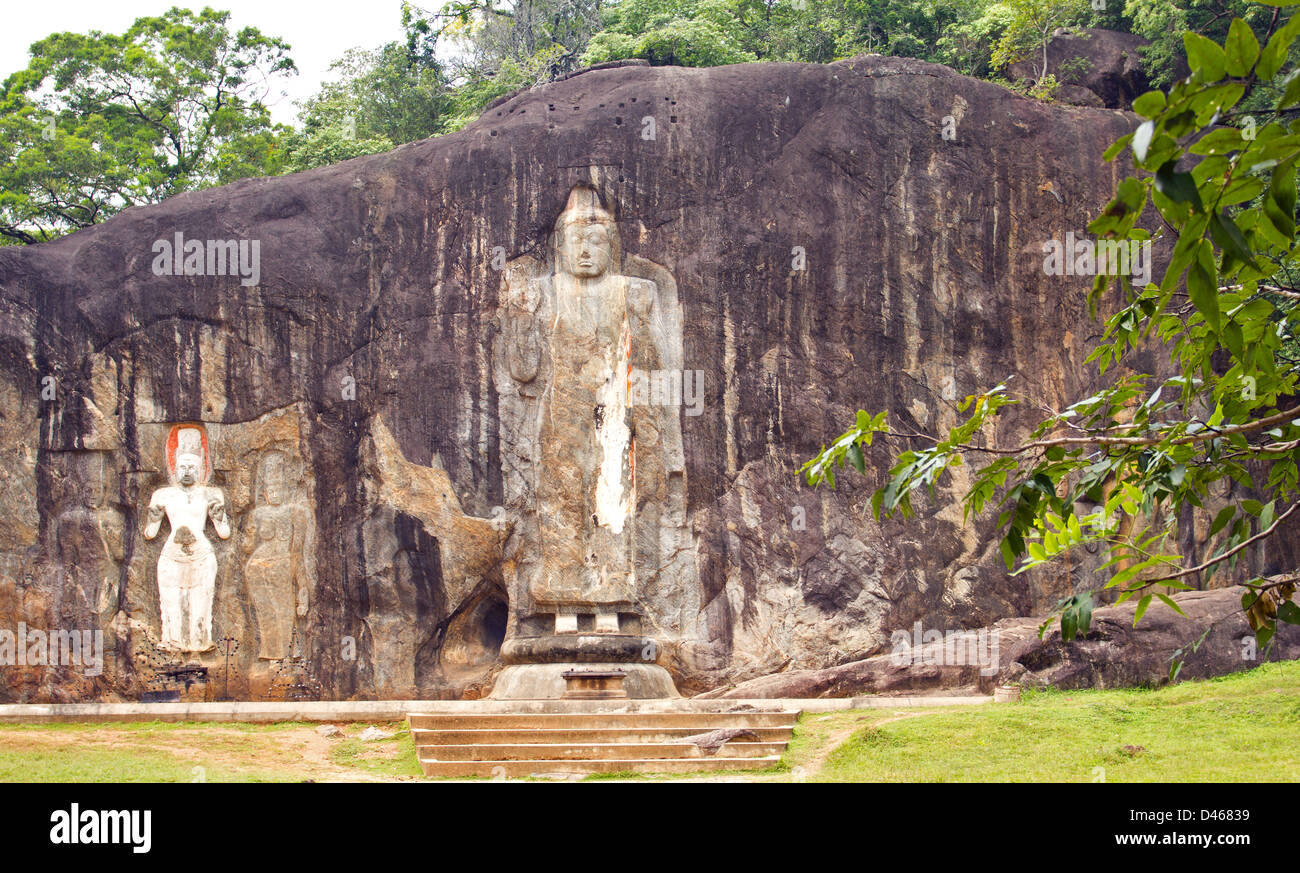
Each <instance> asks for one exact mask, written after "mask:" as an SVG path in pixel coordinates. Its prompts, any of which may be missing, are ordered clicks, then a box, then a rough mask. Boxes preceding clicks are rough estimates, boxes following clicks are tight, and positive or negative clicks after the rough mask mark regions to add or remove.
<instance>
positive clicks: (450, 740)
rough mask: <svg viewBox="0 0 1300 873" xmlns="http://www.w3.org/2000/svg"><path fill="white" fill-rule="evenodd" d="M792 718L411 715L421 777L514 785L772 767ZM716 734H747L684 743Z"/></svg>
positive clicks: (751, 713)
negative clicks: (746, 734) (528, 780)
mask: <svg viewBox="0 0 1300 873" xmlns="http://www.w3.org/2000/svg"><path fill="white" fill-rule="evenodd" d="M798 717H799V713H798V712H797V711H772V712H765V711H757V710H746V711H741V712H708V711H654V712H636V711H632V712H628V711H623V712H551V713H463V714H462V713H449V712H442V713H436V712H425V713H412V714H410V715H409V716H408V717H407V719H408V721H409V722H410V725H411V737H412V739H413V741H414V742H415V751H416V757H417V758H418V759H419V761H420V769H421V770H422V771H423V772H424V775H425V776H433V777H444V778H447V777H462V778H463V777H472V776H478V777H489V778H515V777H525V776H534V775H536V776H558V775H575V776H578V775H588V774H593V773H697V772H716V771H721V770H753V769H762V768H766V767H771V766H774V765H775V764H777V763H778V762H780V760H781V755H782V753H783V752H784V751H785V748H786V744H787V743H788V742H789V741H790V738H791V737H792V736H793V732H794V725H795V722H796V721H797V720H798ZM719 728H743V729H748V730H752V731H754V733H755V734H756V735H757V736H758V741H754V740H751V739H738V740H734V741H732V742H728V743H725V744H724V745H723V746H722V747H721V748H720V749H718V751H717V752H716V754H713V755H710V754H708V753H707V752H705V751H704V750H702V749H701V748H700V747H699V746H697V745H696V744H695V743H688V742H685V741H684V740H685V738H686V737H689V736H693V735H696V734H705V733H709V732H710V731H714V730H718V729H719Z"/></svg>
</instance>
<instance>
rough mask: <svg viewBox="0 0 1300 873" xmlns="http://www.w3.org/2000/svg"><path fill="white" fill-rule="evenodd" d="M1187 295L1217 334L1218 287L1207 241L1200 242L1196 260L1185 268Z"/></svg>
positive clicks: (1211, 251) (1218, 321)
mask: <svg viewBox="0 0 1300 873" xmlns="http://www.w3.org/2000/svg"><path fill="white" fill-rule="evenodd" d="M1187 293H1188V295H1190V296H1191V298H1192V305H1193V306H1195V307H1196V309H1197V311H1198V312H1200V313H1201V315H1202V316H1204V317H1205V323H1206V324H1208V325H1209V326H1210V328H1211V329H1212V330H1214V332H1215V333H1218V332H1219V329H1220V328H1219V324H1220V318H1221V317H1220V314H1219V285H1218V281H1217V272H1216V270H1215V268H1214V249H1213V247H1212V246H1211V245H1210V241H1209V240H1205V239H1203V240H1201V241H1200V244H1199V246H1198V248H1197V252H1196V259H1195V260H1193V261H1192V263H1191V265H1190V266H1189V267H1188V268H1187Z"/></svg>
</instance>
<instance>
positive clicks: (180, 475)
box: [176, 452, 203, 488]
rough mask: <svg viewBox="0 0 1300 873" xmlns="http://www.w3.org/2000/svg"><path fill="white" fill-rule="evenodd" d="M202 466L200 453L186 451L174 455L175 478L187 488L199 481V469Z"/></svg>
mask: <svg viewBox="0 0 1300 873" xmlns="http://www.w3.org/2000/svg"><path fill="white" fill-rule="evenodd" d="M202 467H203V457H202V456H201V455H196V454H193V453H192V452H186V453H185V454H183V455H177V456H176V480H177V481H178V482H180V483H181V484H182V485H184V486H185V487H186V488H189V487H190V486H191V485H193V484H195V483H196V482H198V481H199V470H200V469H202Z"/></svg>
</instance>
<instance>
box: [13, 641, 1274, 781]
mask: <svg viewBox="0 0 1300 873" xmlns="http://www.w3.org/2000/svg"><path fill="white" fill-rule="evenodd" d="M1298 724H1300V662H1297V661H1292V662H1287V663H1282V664H1265V665H1263V666H1261V667H1259V668H1258V669H1255V670H1250V671H1247V672H1244V673H1237V674H1234V675H1232V676H1224V677H1221V678H1219V679H1211V680H1206V681H1188V682H1182V683H1179V684H1177V685H1173V686H1169V687H1166V688H1160V689H1154V690H1153V689H1127V690H1116V691H1039V692H1026V693H1025V696H1024V699H1023V700H1021V702H1019V703H1014V704H991V705H984V706H962V707H948V708H938V709H912V708H909V709H896V710H895V709H888V708H886V709H867V710H840V711H835V712H831V713H806V714H805V715H804V716H803V717H802V718H801V719H800V721H799V725H798V727H797V728H796V729H795V735H794V738H793V740H792V741H791V743H790V745H789V748H788V749H787V750H786V753H785V755H784V756H783V757H782V760H781V763H780V764H779V765H777V766H775V767H771V768H767V769H765V770H757V771H753V770H751V771H728V772H712V773H701V774H693V775H686V774H681V775H669V774H655V775H643V774H632V773H606V774H596V775H592V776H587V777H586V779H585V781H607V780H623V779H635V780H639V781H667V780H672V779H679V778H690V779H700V778H705V779H735V778H744V779H746V780H753V781H761V782H786V781H837V782H843V781H865V782H891V781H909V782H910V781H917V782H958V781H963V782H999V781H1009V782H1048V781H1050V782H1093V781H1101V780H1102V779H1104V780H1105V781H1107V782H1144V781H1187V782H1197V781H1203V782H1258V781H1297V780H1298V779H1300V749H1297V748H1296V746H1295V744H1294V743H1292V742H1291V733H1292V732H1293V731H1294V729H1295V727H1296V725H1298ZM379 726H380V727H381V728H383V729H384V730H387V731H392V732H395V736H393V737H392V738H390V739H387V740H379V741H375V742H362V741H361V740H359V739H357V734H359V733H360V732H361V730H362V729H363V728H364V727H365V725H363V724H349V725H345V726H343V729H344V732H345V734H346V735H345V736H344V737H342V738H340V739H334V740H330V741H329V745H328V752H327V753H326V752H325V751H324V750H322V749H321V747H320V740H319V739H318V738H316V737H315V733H314V732H315V728H316V724H315V723H294V722H282V723H273V724H243V723H221V724H214V723H210V722H207V723H204V722H123V723H111V724H103V723H100V724H32V725H0V782H190V781H196V780H199V779H202V780H205V781H208V782H295V781H302V780H306V779H318V778H335V779H337V778H358V779H375V778H379V779H401V780H405V779H414V778H419V777H420V768H419V764H418V762H417V760H416V757H415V749H414V746H413V745H412V743H411V739H410V734H409V732H407V730H406V729H405V728H406V726H405V724H403V723H394V724H384V725H379ZM312 743H314V744H315V745H312ZM309 748H315V749H316V750H317V751H316V752H315V753H314V754H315V758H314V759H312V760H308V759H307V758H306V757H305V755H306V754H307V752H306V751H305V750H306V749H309ZM326 754H327V756H328V763H324V761H325V759H324V757H322V756H324V755H326ZM538 781H550V780H540V779H539V780H538Z"/></svg>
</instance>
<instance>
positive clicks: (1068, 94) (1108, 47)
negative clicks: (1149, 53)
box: [1007, 27, 1150, 109]
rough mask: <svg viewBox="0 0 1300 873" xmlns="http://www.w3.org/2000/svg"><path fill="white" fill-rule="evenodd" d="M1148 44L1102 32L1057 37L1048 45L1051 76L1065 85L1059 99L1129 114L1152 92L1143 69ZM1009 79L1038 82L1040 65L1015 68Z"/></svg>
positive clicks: (1128, 35) (1022, 63)
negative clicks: (1140, 98) (1138, 100)
mask: <svg viewBox="0 0 1300 873" xmlns="http://www.w3.org/2000/svg"><path fill="white" fill-rule="evenodd" d="M1145 45H1147V41H1146V40H1145V39H1143V38H1142V37H1140V36H1137V35H1136V34H1132V33H1120V32H1119V31H1114V30H1102V29H1101V28H1096V27H1094V28H1088V29H1086V30H1082V31H1079V32H1078V33H1070V32H1066V33H1062V34H1061V35H1060V36H1057V37H1055V38H1054V39H1053V40H1052V41H1051V42H1050V43H1048V45H1047V71H1048V72H1049V73H1051V74H1052V75H1054V76H1055V77H1056V80H1057V81H1058V82H1060V83H1061V87H1060V90H1059V91H1058V92H1057V95H1056V99H1057V100H1059V101H1061V102H1063V103H1071V104H1074V105H1076V106H1099V107H1100V106H1104V107H1106V108H1107V109H1128V108H1129V106H1131V105H1132V104H1133V99H1134V98H1135V97H1138V96H1141V95H1142V94H1144V93H1146V92H1147V91H1148V90H1150V88H1149V86H1148V84H1147V77H1146V73H1144V72H1143V70H1142V54H1141V49H1142V47H1143V46H1145ZM1041 62H1042V61H1041V60H1038V63H1041ZM1007 76H1008V78H1010V79H1011V80H1012V81H1015V80H1016V79H1032V78H1033V77H1034V61H1033V60H1029V59H1027V60H1023V61H1019V62H1018V63H1015V64H1012V65H1011V66H1010V67H1008V68H1007Z"/></svg>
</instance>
